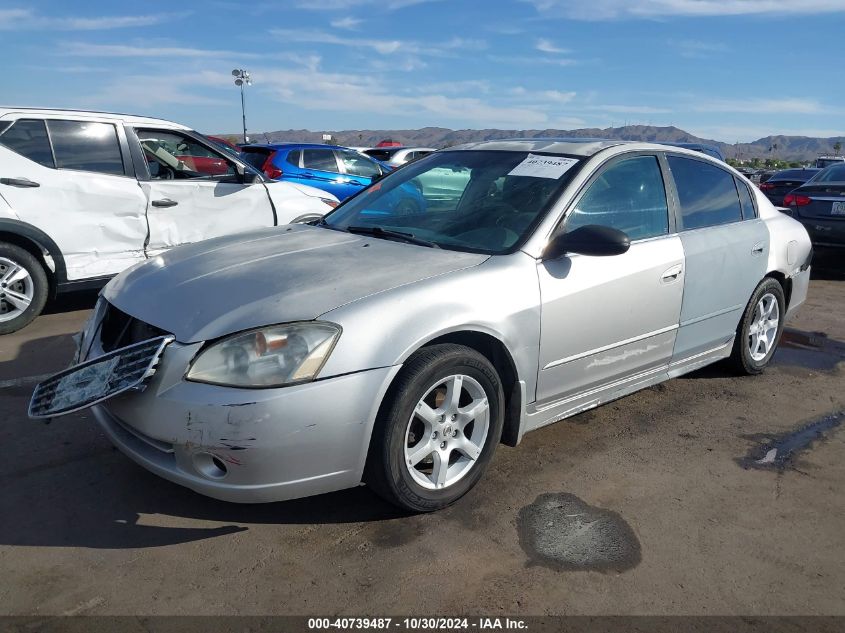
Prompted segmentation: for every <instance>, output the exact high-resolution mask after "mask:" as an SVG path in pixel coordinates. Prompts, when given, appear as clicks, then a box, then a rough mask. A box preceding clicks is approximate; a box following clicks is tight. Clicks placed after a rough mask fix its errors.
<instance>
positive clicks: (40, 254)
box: [0, 231, 56, 296]
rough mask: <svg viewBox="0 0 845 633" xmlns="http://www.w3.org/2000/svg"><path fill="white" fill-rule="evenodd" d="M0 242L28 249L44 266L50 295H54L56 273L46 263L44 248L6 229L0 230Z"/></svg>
mask: <svg viewBox="0 0 845 633" xmlns="http://www.w3.org/2000/svg"><path fill="white" fill-rule="evenodd" d="M0 242H6V243H7V244H14V245H15V246H19V247H20V248H22V249H24V250H25V251H28V252H29V253H30V254H31V255H32V256H33V257H35V259H37V260H38V261H39V262H40V263H41V267H42V268H44V272H45V273H46V274H47V280H48V281H49V282H50V295H51V296H52V295H54V294H55V292H56V275H55V273H54V272H53V270H51V269H50V267H49V266H48V265H47V262H46V261H45V259H44V249H43V248H42V247H41V245H39V244H38V243H37V242H35V241H33V240H31V239H29V238H26V237H24V236H22V235H18V234H17V233H9V232H7V231H0Z"/></svg>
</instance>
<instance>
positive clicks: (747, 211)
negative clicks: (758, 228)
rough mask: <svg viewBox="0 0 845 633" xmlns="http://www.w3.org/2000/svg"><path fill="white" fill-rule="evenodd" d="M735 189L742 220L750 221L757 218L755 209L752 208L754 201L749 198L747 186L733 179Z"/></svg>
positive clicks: (749, 193)
mask: <svg viewBox="0 0 845 633" xmlns="http://www.w3.org/2000/svg"><path fill="white" fill-rule="evenodd" d="M734 182H735V183H736V189H737V191H739V201H740V203H742V219H743V220H750V219H752V218H756V217H757V209H755V208H754V201H753V200H752V198H751V192H750V191H749V190H748V185H746V184H745V183H744V182H742V181H741V180H739V178H734Z"/></svg>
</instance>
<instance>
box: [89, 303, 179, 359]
mask: <svg viewBox="0 0 845 633" xmlns="http://www.w3.org/2000/svg"><path fill="white" fill-rule="evenodd" d="M167 335H169V332H165V331H164V330H161V329H159V328H157V327H155V326H153V325H150V324H149V323H144V322H143V321H139V320H138V319H136V318H135V317H132V316H129V315H128V314H126V313H125V312H122V311H121V310H118V309H117V308H115V307H114V306H113V305H111V304H110V303H109V304H107V305H106V313H105V315H104V316H103V322H102V325H101V326H100V345H101V346H102V348H103V351H104V352H111V351H112V350H115V349H118V348H119V347H125V346H127V345H132V344H134V343H139V342H141V341H147V340H149V339H151V338H155V337H157V336H167Z"/></svg>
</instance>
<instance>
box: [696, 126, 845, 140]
mask: <svg viewBox="0 0 845 633" xmlns="http://www.w3.org/2000/svg"><path fill="white" fill-rule="evenodd" d="M683 128H684V129H685V130H686V131H687V132H689V133H690V134H694V135H695V136H698V137H700V138H712V139H715V140H717V141H722V142H725V143H750V142H751V141H756V140H757V139H761V138H765V137H767V136H772V135H783V136H810V137H817V138H831V137H835V136H845V128H839V129H836V128H801V127H794V128H793V127H783V126H767V127H759V126H751V127H749V126H731V125H702V126H699V125H689V126H683Z"/></svg>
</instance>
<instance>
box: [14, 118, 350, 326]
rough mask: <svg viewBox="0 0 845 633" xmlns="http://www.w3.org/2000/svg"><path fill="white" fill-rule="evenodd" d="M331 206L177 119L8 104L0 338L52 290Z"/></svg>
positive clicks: (325, 197)
mask: <svg viewBox="0 0 845 633" xmlns="http://www.w3.org/2000/svg"><path fill="white" fill-rule="evenodd" d="M334 206H337V199H336V198H335V197H334V196H332V195H331V194H329V193H326V192H324V191H321V190H319V189H315V188H313V187H307V186H304V185H298V184H293V183H287V182H273V181H267V180H266V179H265V178H263V177H262V176H261V174H259V173H258V172H256V171H255V170H254V169H253V168H252V167H251V166H249V165H248V164H247V163H244V162H241V161H239V160H238V159H237V158H236V157H234V156H232V155H231V154H229V153H225V152H223V151H222V150H221V149H220V148H219V147H218V146H217V145H216V144H215V143H214V142H212V141H210V140H208V139H206V138H205V137H204V136H203V135H201V134H198V133H197V132H194V131H192V130H191V129H189V128H187V127H185V126H183V125H179V124H177V123H172V122H170V121H164V120H161V119H152V118H147V117H138V116H131V115H122V114H107V113H100V112H83V111H75V110H49V109H32V108H0V334H7V333H9V332H14V331H16V330H19V329H20V328H22V327H24V326H25V325H26V324H28V323H29V322H30V321H32V320H33V319H34V318H35V317H36V316H38V314H39V313H40V312H41V310H42V309H43V308H44V304H45V303H46V301H47V298H48V296H49V295H50V294H51V293H57V292H64V291H68V290H76V289H83V288H86V287H96V286H101V285H103V284H104V283H105V282H106V281H107V280H108V279H109V278H110V277H112V276H113V275H115V274H116V273H118V272H120V271H122V270H124V269H125V268H127V267H129V266H130V265H132V264H134V263H136V262H140V261H143V260H145V259H147V258H150V257H154V256H155V255H157V254H158V253H161V252H162V251H164V250H166V249H169V248H171V247H173V246H178V245H180V244H187V243H191V242H198V241H200V240H204V239H208V238H212V237H219V236H222V235H228V234H231V233H236V232H240V231H246V230H250V229H255V228H260V227H267V226H274V225H279V224H288V223H290V222H298V221H300V222H301V221H306V220H312V219H315V218H316V217H319V216H321V215H323V214H324V213H326V212H327V211H329V210H331V208H333V207H334Z"/></svg>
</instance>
